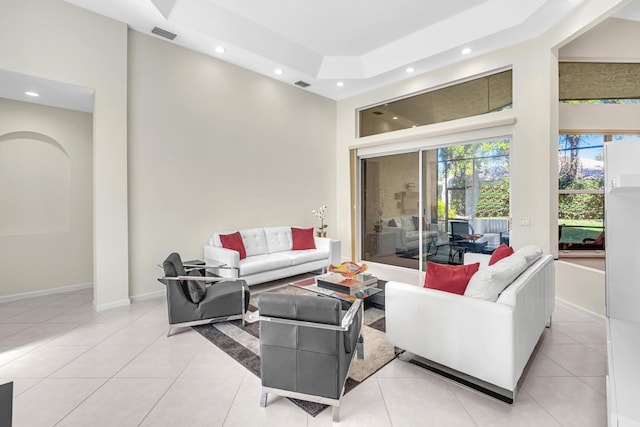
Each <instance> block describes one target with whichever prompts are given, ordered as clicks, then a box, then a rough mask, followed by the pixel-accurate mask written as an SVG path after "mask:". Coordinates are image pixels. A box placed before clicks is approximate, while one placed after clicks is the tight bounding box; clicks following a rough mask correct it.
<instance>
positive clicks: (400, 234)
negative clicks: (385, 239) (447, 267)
mask: <svg viewBox="0 0 640 427" xmlns="http://www.w3.org/2000/svg"><path fill="white" fill-rule="evenodd" d="M416 218H417V217H416ZM382 222H383V225H382V231H383V232H391V233H393V234H394V237H395V242H396V252H407V251H410V250H412V249H417V248H418V247H419V246H420V231H419V230H418V228H417V227H416V223H417V221H416V220H415V219H414V217H413V216H411V215H408V216H398V217H393V218H388V219H385V220H383V221H382ZM426 228H427V230H424V231H423V236H424V239H425V242H426V243H427V244H428V245H431V244H433V245H435V244H436V242H437V241H438V237H439V232H438V224H431V223H429V224H427V227H426ZM429 247H430V246H429ZM429 247H427V250H428V249H429Z"/></svg>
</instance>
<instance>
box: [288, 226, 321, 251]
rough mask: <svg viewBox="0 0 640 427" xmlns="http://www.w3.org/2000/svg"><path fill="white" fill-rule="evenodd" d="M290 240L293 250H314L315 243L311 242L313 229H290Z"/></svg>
mask: <svg viewBox="0 0 640 427" xmlns="http://www.w3.org/2000/svg"><path fill="white" fill-rule="evenodd" d="M291 238H292V239H293V248H292V249H293V250H294V251H301V250H304V249H315V248H316V242H315V241H314V240H313V228H294V227H291Z"/></svg>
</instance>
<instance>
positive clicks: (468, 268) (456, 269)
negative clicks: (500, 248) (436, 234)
mask: <svg viewBox="0 0 640 427" xmlns="http://www.w3.org/2000/svg"><path fill="white" fill-rule="evenodd" d="M479 268H480V263H479V262H476V263H473V264H466V265H446V264H436V263H435V262H431V261H427V274H426V275H425V277H424V287H425V288H429V289H437V290H439V291H445V292H451V293H453V294H458V295H464V291H465V290H466V289H467V285H468V284H469V280H471V276H473V275H474V274H475V273H476V272H477V271H478V269H479Z"/></svg>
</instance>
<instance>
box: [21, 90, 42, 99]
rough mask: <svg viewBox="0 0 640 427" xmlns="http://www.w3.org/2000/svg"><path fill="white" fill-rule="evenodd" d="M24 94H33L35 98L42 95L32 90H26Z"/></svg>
mask: <svg viewBox="0 0 640 427" xmlns="http://www.w3.org/2000/svg"><path fill="white" fill-rule="evenodd" d="M24 94H25V95H27V96H33V97H34V98H37V97H38V96H40V94H39V93H38V92H33V91H31V90H28V91H26V92H25V93H24Z"/></svg>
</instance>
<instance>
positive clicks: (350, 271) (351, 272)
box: [329, 261, 368, 279]
mask: <svg viewBox="0 0 640 427" xmlns="http://www.w3.org/2000/svg"><path fill="white" fill-rule="evenodd" d="M367 268H368V267H367V264H362V265H358V264H356V263H355V262H351V261H349V262H343V263H342V264H331V265H330V266H329V271H331V272H334V273H340V274H342V275H343V276H344V277H346V278H347V279H353V276H355V275H356V274H358V273H362V272H363V271H367Z"/></svg>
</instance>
